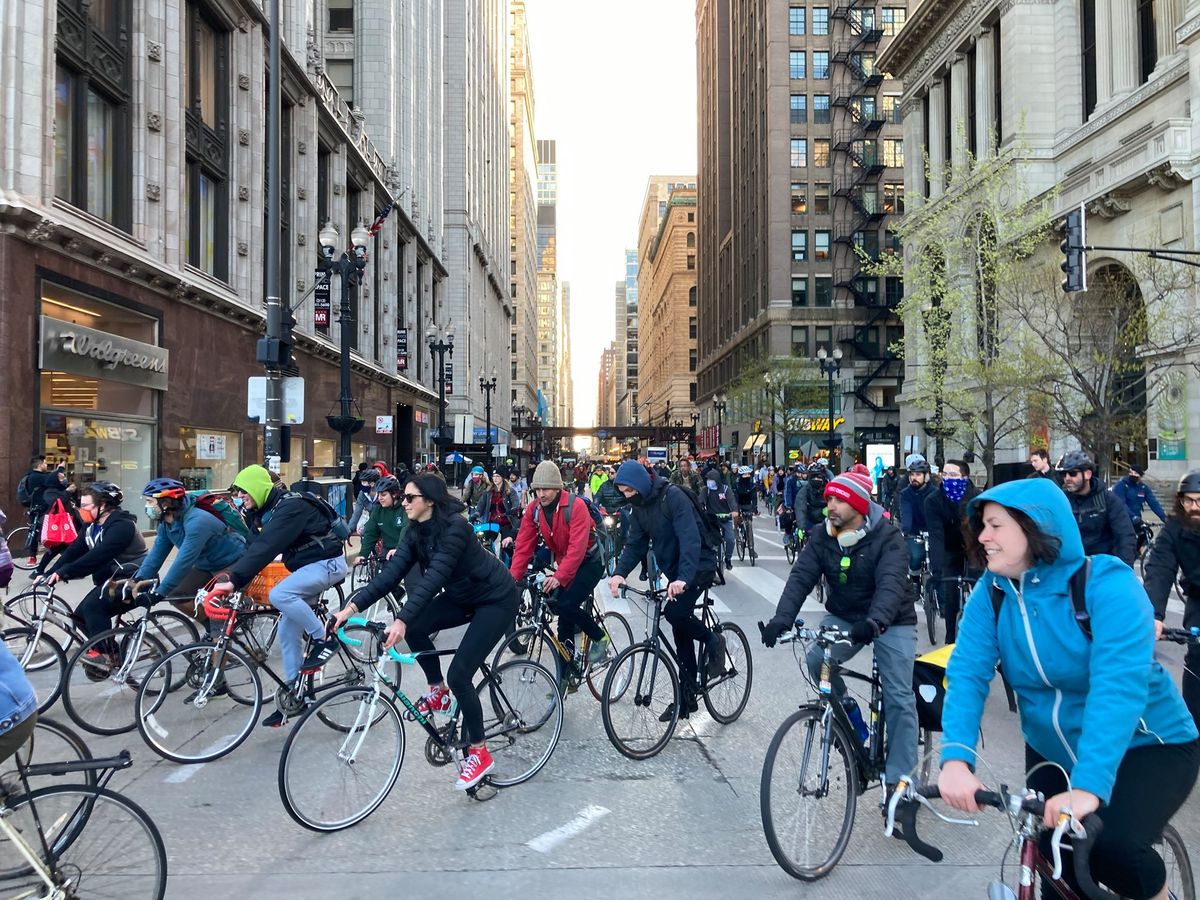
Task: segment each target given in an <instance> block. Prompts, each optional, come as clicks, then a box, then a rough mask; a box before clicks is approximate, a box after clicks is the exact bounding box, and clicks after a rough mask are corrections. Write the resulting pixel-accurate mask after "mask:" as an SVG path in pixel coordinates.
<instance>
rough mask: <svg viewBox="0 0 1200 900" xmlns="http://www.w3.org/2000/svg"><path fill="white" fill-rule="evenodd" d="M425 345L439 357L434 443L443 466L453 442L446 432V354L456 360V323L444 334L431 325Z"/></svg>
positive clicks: (451, 324) (436, 372) (435, 374)
mask: <svg viewBox="0 0 1200 900" xmlns="http://www.w3.org/2000/svg"><path fill="white" fill-rule="evenodd" d="M425 343H426V344H428V345H429V352H430V353H431V354H432V355H433V356H435V357H437V365H436V366H435V368H434V377H435V378H437V383H438V427H437V434H436V435H434V438H433V443H434V444H435V445H436V446H437V448H438V455H439V457H440V458H439V459H438V464H439V465H441V464H443V462H444V461H445V450H446V448H447V447H448V446H450V444H451V442H452V436H451V435H450V434H449V433H447V431H446V354H447V353H449V354H450V358H451V359H453V358H454V323H453V322H451V323H450V324H449V325H447V326H446V330H445V332H444V333H442V334H438V330H437V328H436V327H435V326H433V325H430V326H429V328H428V330H427V331H426V332H425Z"/></svg>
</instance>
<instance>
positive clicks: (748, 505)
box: [733, 466, 758, 559]
mask: <svg viewBox="0 0 1200 900" xmlns="http://www.w3.org/2000/svg"><path fill="white" fill-rule="evenodd" d="M733 495H734V497H735V498H736V499H737V509H736V510H734V513H733V517H734V519H741V518H743V517H745V519H746V530H747V532H749V537H748V539H747V543H748V544H749V545H750V558H751V559H758V553H757V552H756V551H755V549H754V517H755V516H757V515H758V482H757V481H755V480H754V470H753V469H752V468H750V467H749V466H739V467H738V471H737V480H736V481H735V482H734V483H733Z"/></svg>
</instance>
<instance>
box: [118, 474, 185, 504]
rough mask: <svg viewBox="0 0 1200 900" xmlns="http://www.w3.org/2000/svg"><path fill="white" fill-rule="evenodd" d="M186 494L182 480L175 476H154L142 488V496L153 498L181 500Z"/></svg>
mask: <svg viewBox="0 0 1200 900" xmlns="http://www.w3.org/2000/svg"><path fill="white" fill-rule="evenodd" d="M96 483H97V484H100V483H101V482H96ZM186 495H187V490H186V489H185V488H184V486H183V482H182V481H180V480H178V479H177V478H155V479H154V480H153V481H151V482H149V483H148V484H147V485H146V486H145V487H144V488H142V496H143V497H148V498H153V499H154V500H182V499H183V498H184V496H186Z"/></svg>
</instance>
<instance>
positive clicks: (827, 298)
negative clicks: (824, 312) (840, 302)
mask: <svg viewBox="0 0 1200 900" xmlns="http://www.w3.org/2000/svg"><path fill="white" fill-rule="evenodd" d="M813 281H814V282H816V284H815V287H816V291H815V295H814V301H815V305H816V306H833V279H832V278H830V277H829V276H827V275H818V276H817V277H816V278H814V279H813Z"/></svg>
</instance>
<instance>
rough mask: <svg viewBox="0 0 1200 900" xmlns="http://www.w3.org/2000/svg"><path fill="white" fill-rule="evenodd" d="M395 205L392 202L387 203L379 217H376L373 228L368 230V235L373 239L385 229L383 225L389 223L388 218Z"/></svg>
mask: <svg viewBox="0 0 1200 900" xmlns="http://www.w3.org/2000/svg"><path fill="white" fill-rule="evenodd" d="M395 205H396V204H395V203H394V202H392V201H391V200H389V201H388V202H387V205H385V206H384V207H383V209H382V210H381V211H380V213H379V215H378V216H376V217H375V221H374V222H372V223H371V227H370V228H368V229H367V234H369V235H370V236H371V237H375V235H377V234H379V229H381V228H382V227H383V223H384V222H386V221H387V217H388V216H389V215H391V212H392V207H393V206H395Z"/></svg>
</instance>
